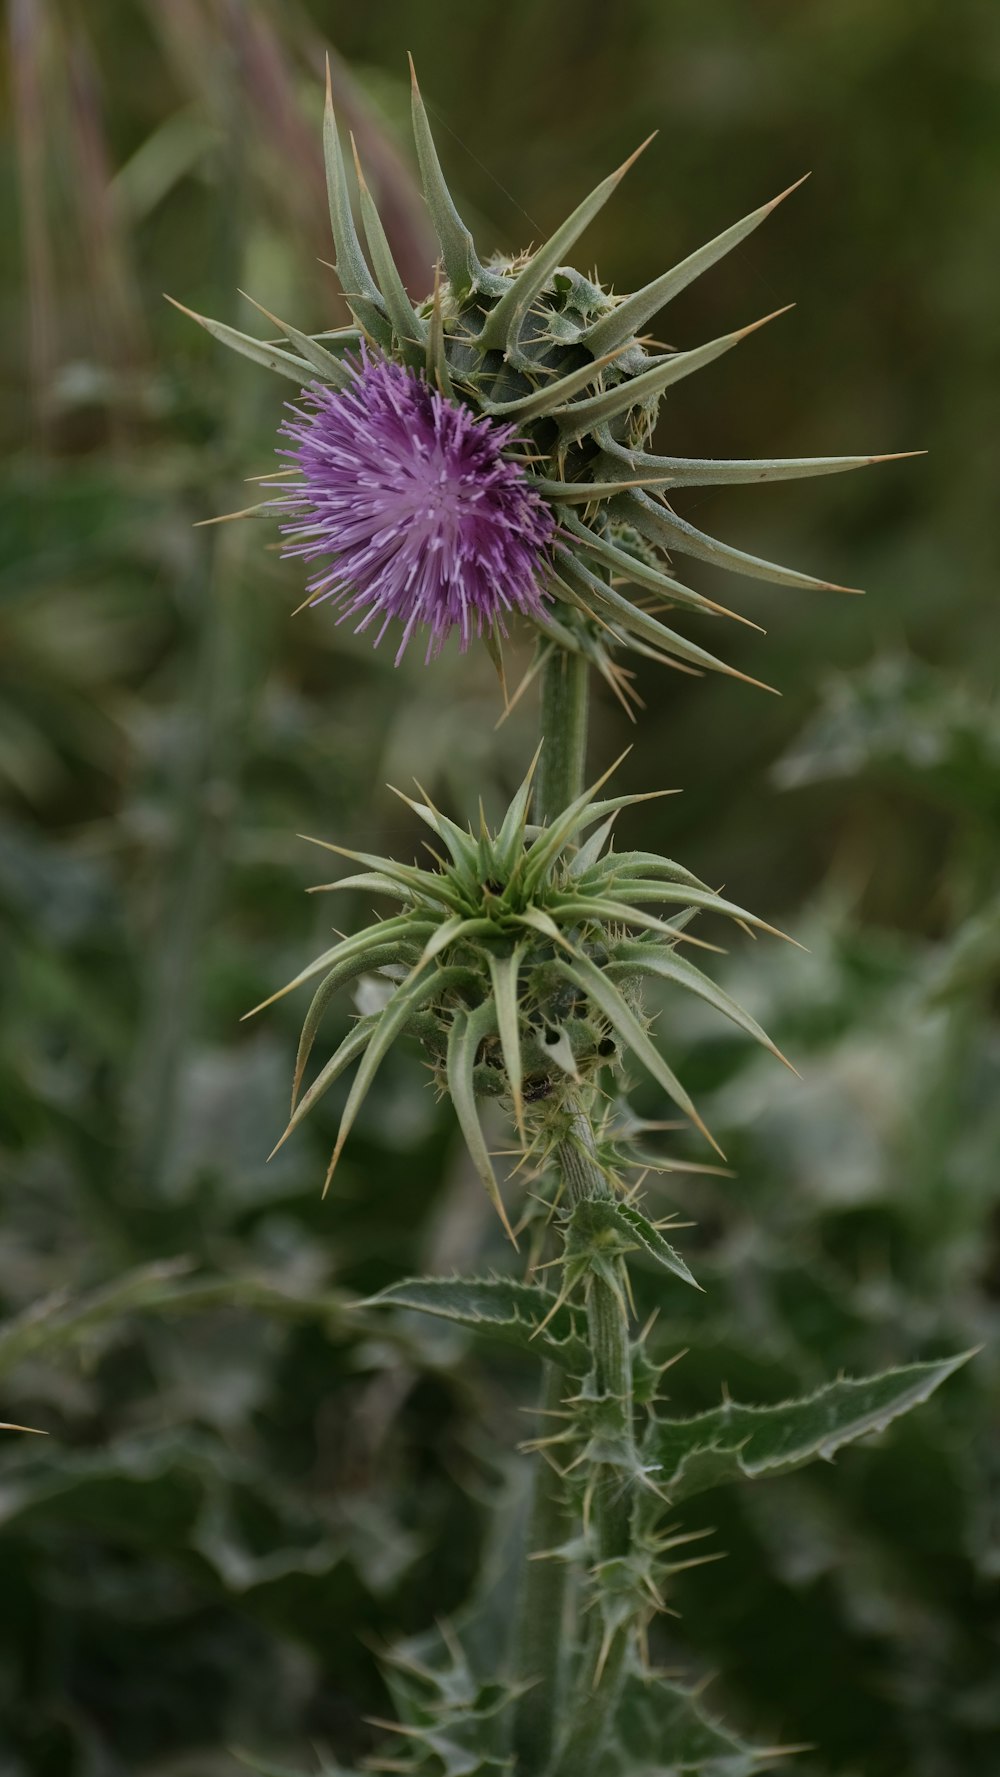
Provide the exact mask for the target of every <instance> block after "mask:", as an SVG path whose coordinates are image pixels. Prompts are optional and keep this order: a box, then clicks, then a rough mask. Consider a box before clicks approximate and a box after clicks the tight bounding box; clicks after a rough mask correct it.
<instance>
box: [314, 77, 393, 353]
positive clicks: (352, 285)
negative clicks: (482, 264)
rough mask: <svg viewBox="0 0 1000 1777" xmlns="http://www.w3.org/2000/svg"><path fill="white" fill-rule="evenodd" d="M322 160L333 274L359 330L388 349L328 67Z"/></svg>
mask: <svg viewBox="0 0 1000 1777" xmlns="http://www.w3.org/2000/svg"><path fill="white" fill-rule="evenodd" d="M323 160H324V163H325V165H326V190H327V197H328V199H329V203H330V228H331V231H332V233H333V245H334V252H335V254H336V267H335V269H336V273H337V276H338V278H339V279H340V284H341V288H342V290H343V292H344V295H345V297H346V298H347V304H348V307H349V308H350V310H351V313H352V314H353V315H354V317H355V319H356V320H357V322H358V324H359V326H361V327H362V328H363V329H364V331H365V332H366V333H368V334H370V335H371V337H372V339H374V340H376V341H377V343H378V344H379V345H380V346H383V347H385V348H386V349H388V348H389V347H390V346H391V345H392V329H391V328H390V326H389V322H388V320H387V319H386V315H385V304H384V302H383V299H382V292H381V290H380V289H379V287H378V285H377V284H376V282H375V279H374V278H373V277H372V274H371V272H370V271H369V269H368V263H367V260H366V259H365V256H364V254H363V253H362V251H361V242H360V241H359V240H358V232H357V229H356V228H355V226H354V217H353V215H352V213H351V198H350V192H349V191H348V187H347V169H346V167H345V166H344V156H343V152H342V150H341V146H340V136H339V134H338V131H337V119H336V116H335V114H334V109H333V91H332V88H331V85H330V65H329V62H327V69H326V104H325V107H324V111H323Z"/></svg>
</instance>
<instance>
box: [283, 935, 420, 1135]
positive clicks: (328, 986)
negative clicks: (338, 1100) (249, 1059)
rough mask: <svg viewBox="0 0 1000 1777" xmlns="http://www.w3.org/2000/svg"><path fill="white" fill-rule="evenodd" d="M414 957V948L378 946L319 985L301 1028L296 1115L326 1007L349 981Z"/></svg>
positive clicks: (294, 1092) (294, 1087) (332, 972)
mask: <svg viewBox="0 0 1000 1777" xmlns="http://www.w3.org/2000/svg"><path fill="white" fill-rule="evenodd" d="M412 954H413V950H412V945H407V944H376V945H373V946H372V948H371V949H370V950H364V951H362V952H361V953H360V955H355V956H352V957H348V958H347V960H346V961H344V962H340V963H338V964H337V966H336V967H335V968H333V969H331V970H330V973H329V974H328V975H327V976H326V977H325V978H324V980H322V981H321V982H320V984H319V986H318V987H317V989H316V992H315V993H314V994H313V997H312V1002H311V1004H310V1007H309V1010H308V1012H307V1013H306V1016H305V1022H304V1023H303V1026H302V1034H301V1036H300V1037H299V1048H298V1054H297V1055H296V1057H295V1077H294V1079H293V1081H292V1110H293V1111H294V1109H295V1101H296V1099H297V1098H298V1096H299V1087H300V1086H301V1084H302V1076H303V1074H304V1073H305V1071H306V1067H307V1065H308V1062H309V1057H310V1055H311V1054H312V1047H313V1044H314V1042H315V1041H316V1035H317V1032H318V1031H319V1027H320V1025H321V1023H322V1022H323V1014H324V1013H325V1011H326V1008H327V1006H328V1005H329V1004H330V1001H331V999H332V998H333V996H334V994H335V993H336V992H337V991H338V990H339V989H340V988H341V987H344V986H346V984H347V983H348V982H349V981H353V980H355V979H356V978H357V976H358V975H366V974H368V973H370V972H371V971H372V970H374V969H380V968H382V967H383V966H384V964H386V963H397V962H404V961H407V960H409V959H410V958H411V957H412Z"/></svg>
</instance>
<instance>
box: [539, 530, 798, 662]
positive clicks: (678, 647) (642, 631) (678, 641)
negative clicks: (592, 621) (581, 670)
mask: <svg viewBox="0 0 1000 1777" xmlns="http://www.w3.org/2000/svg"><path fill="white" fill-rule="evenodd" d="M557 553H558V555H559V557H560V560H561V562H562V567H563V575H564V579H563V580H559V579H557V580H556V585H557V586H558V587H559V588H560V589H564V590H568V591H569V593H570V594H571V595H573V602H574V603H577V604H579V606H580V608H581V609H582V610H584V611H589V612H591V613H593V610H594V604H595V601H596V603H597V605H598V607H601V606H603V608H604V612H605V614H606V615H610V616H611V617H612V618H617V619H618V621H619V623H620V624H623V625H624V627H625V628H626V629H627V630H629V631H630V632H631V633H632V634H633V635H637V636H641V637H643V639H644V640H645V641H648V642H652V643H653V645H654V647H656V648H659V649H660V651H661V652H662V653H665V654H670V655H673V657H674V658H675V659H676V660H683V661H684V662H685V663H686V664H687V665H688V666H693V667H695V668H696V669H698V670H700V671H703V672H713V673H724V674H725V676H726V677H727V678H729V679H742V680H743V681H744V683H749V684H751V685H756V686H758V688H759V689H762V690H765V691H766V690H769V689H770V687H769V686H766V685H764V686H762V685H761V684H760V681H759V680H758V679H748V676H747V674H746V673H741V672H738V671H737V669H736V667H733V666H729V665H727V663H726V662H725V661H724V660H720V659H719V658H718V656H717V655H715V654H710V653H709V652H708V649H707V648H700V647H699V646H698V644H697V642H689V641H688V640H687V638H686V637H685V636H680V635H678V634H677V632H676V630H673V629H668V628H667V626H666V624H665V623H661V622H660V620H659V618H658V617H652V616H650V614H649V612H648V611H644V610H642V609H641V607H640V606H638V605H634V604H633V603H632V601H631V599H627V598H625V597H624V596H623V595H622V594H621V593H620V592H616V591H615V589H614V587H613V586H609V585H608V582H607V581H606V580H602V579H600V578H599V577H598V575H596V574H592V573H591V572H590V569H589V568H587V567H585V566H584V564H583V563H582V562H581V561H580V560H579V558H578V557H577V556H575V555H574V554H573V553H572V551H570V550H568V549H566V548H565V547H563V546H557ZM581 582H582V584H580V583H581Z"/></svg>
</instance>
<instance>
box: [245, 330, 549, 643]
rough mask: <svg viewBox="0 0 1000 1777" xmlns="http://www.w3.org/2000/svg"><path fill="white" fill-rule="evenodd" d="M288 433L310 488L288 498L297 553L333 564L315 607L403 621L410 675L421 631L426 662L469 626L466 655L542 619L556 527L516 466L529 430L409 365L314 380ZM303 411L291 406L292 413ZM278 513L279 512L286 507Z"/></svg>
mask: <svg viewBox="0 0 1000 1777" xmlns="http://www.w3.org/2000/svg"><path fill="white" fill-rule="evenodd" d="M303 400H304V408H299V407H292V408H291V411H292V414H293V415H294V418H293V419H291V420H288V421H286V423H285V424H284V425H283V426H282V428H281V430H282V433H283V434H284V435H285V436H286V437H287V438H291V439H292V440H293V443H294V447H295V448H294V449H293V450H289V451H282V452H280V453H279V454H280V455H282V456H284V457H287V458H289V459H290V460H291V461H292V462H293V463H294V464H295V465H296V468H297V469H298V471H299V474H300V476H301V479H300V480H298V481H294V482H286V483H272V486H274V487H276V488H279V487H280V489H281V493H282V498H281V500H280V510H281V511H282V512H283V513H286V514H287V513H289V512H292V513H294V517H293V518H292V520H291V522H290V523H287V524H284V525H283V526H282V530H283V531H284V533H285V535H286V538H287V542H286V544H285V548H284V552H283V553H284V555H285V556H295V555H298V556H301V557H302V558H303V560H305V561H317V560H322V561H323V562H324V565H323V566H322V567H321V568H319V570H318V571H317V572H316V573H315V574H314V575H313V577H312V579H311V580H310V581H309V583H308V586H309V592H310V595H311V597H310V602H311V603H314V604H315V603H319V602H320V601H322V600H324V599H332V600H333V601H334V602H335V603H336V604H337V605H338V606H340V607H341V608H342V614H341V617H340V619H339V621H340V622H343V621H344V619H345V618H347V617H351V616H354V615H356V614H357V613H358V612H362V613H364V614H363V616H362V618H361V622H360V623H359V624H358V630H359V631H360V630H363V629H367V628H368V626H369V624H371V623H374V622H376V621H377V620H379V619H381V627H380V628H379V632H378V635H377V636H376V638H375V640H376V646H377V644H378V643H379V642H380V641H381V639H382V637H383V635H384V634H385V631H386V629H387V628H388V626H389V623H390V622H391V620H392V619H393V618H394V617H395V618H398V619H399V621H400V622H401V623H402V625H403V637H402V641H401V642H400V645H399V650H398V652H397V655H396V661H397V664H398V662H399V660H400V659H401V658H402V655H403V652H404V650H405V648H406V645H407V643H408V642H409V640H410V638H411V636H412V635H413V632H414V630H415V629H416V628H417V626H418V625H419V624H425V625H426V626H427V628H428V629H429V630H430V640H429V642H428V646H427V658H428V660H429V659H430V658H431V656H432V655H433V654H436V653H437V652H438V651H439V649H440V647H441V644H442V642H443V640H444V638H445V636H446V635H447V634H448V632H449V631H450V630H451V629H455V628H457V629H458V630H459V633H460V636H461V646H462V650H463V652H464V650H465V649H466V648H467V647H468V645H469V642H470V640H471V639H472V637H473V636H474V635H476V636H481V635H482V633H483V631H484V629H485V630H487V631H489V630H491V629H492V628H493V626H494V625H496V627H497V628H498V629H499V631H500V633H501V635H506V633H507V632H506V627H505V621H504V620H505V616H506V615H507V614H508V613H509V612H511V611H522V612H524V613H526V614H527V615H529V616H537V615H538V614H539V613H540V611H541V609H542V600H543V598H544V597H545V590H544V586H543V584H542V572H541V570H542V566H543V562H542V558H543V554H544V552H545V549H546V546H547V545H548V543H549V541H550V539H551V537H552V534H553V531H554V529H555V519H554V517H553V515H552V513H551V511H550V509H549V507H548V506H547V505H546V504H545V503H544V501H543V500H542V498H541V496H540V495H539V494H537V493H536V492H535V490H534V489H533V488H532V486H531V481H530V478H529V476H528V475H527V473H526V472H525V470H524V469H523V468H522V467H521V465H520V464H519V463H518V462H516V461H514V460H512V459H511V458H509V457H505V456H504V455H503V451H504V449H505V448H506V446H507V445H509V443H510V441H511V439H512V438H513V437H514V434H515V430H516V428H515V427H514V426H511V425H507V426H499V425H497V424H496V423H495V422H494V421H493V420H491V419H489V418H486V417H477V416H476V415H475V414H473V413H472V412H471V411H470V410H469V409H468V408H466V407H460V406H458V405H457V404H456V403H454V402H452V401H448V400H446V399H445V397H444V396H443V395H441V394H439V393H438V391H437V390H436V389H434V388H432V387H431V386H430V385H429V384H428V383H425V382H423V381H421V380H420V378H419V377H417V376H416V375H414V373H413V372H412V371H409V370H404V369H403V368H402V366H401V365H398V364H393V363H389V362H385V361H378V362H376V361H373V360H372V359H371V358H370V357H369V355H368V353H367V352H365V351H364V349H363V350H362V361H361V363H360V365H359V366H358V367H357V373H356V375H355V377H354V380H353V381H352V383H351V386H350V387H349V388H347V389H342V390H341V389H333V388H330V387H329V386H327V385H324V384H321V383H313V384H311V385H310V387H309V388H308V389H306V390H304V391H303ZM290 405H291V404H290ZM276 504H278V503H276Z"/></svg>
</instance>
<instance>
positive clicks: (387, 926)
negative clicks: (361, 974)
mask: <svg viewBox="0 0 1000 1777" xmlns="http://www.w3.org/2000/svg"><path fill="white" fill-rule="evenodd" d="M436 927H437V921H436V920H429V919H423V920H421V919H414V918H413V916H412V915H410V914H405V913H400V914H397V915H396V917H395V918H394V919H383V920H380V921H379V922H378V923H377V924H376V925H372V926H366V927H365V929H364V931H362V932H353V933H352V934H351V936H350V937H349V938H342V939H341V940H340V943H339V944H334V945H332V946H331V948H330V949H329V950H324V951H323V954H322V956H317V957H316V958H315V959H314V960H313V961H312V962H311V963H309V964H308V966H307V967H306V968H304V969H300V971H299V973H298V974H297V975H296V976H295V977H294V978H293V979H292V980H291V981H286V983H285V985H284V987H279V988H278V991H277V993H272V994H270V995H269V997H268V998H267V999H266V1000H261V1002H260V1005H259V1006H254V1007H253V1009H252V1011H250V1012H244V1014H243V1016H244V1018H255V1017H256V1015H257V1013H258V1012H263V1011H264V1009H265V1007H267V1006H273V1005H274V1002H275V1000H280V999H284V997H285V995H286V993H292V992H294V990H295V988H296V987H302V986H303V985H304V983H305V982H306V981H311V980H312V979H313V976H314V975H322V973H323V971H324V969H332V968H333V967H334V966H335V964H337V963H339V962H340V961H341V960H342V959H344V958H346V957H349V956H360V955H362V954H363V953H364V951H366V950H370V949H371V947H372V945H374V944H390V943H394V942H402V941H403V940H405V939H406V938H410V937H412V938H415V939H419V938H421V937H424V936H426V935H429V934H430V933H431V932H433V931H435V930H436Z"/></svg>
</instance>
